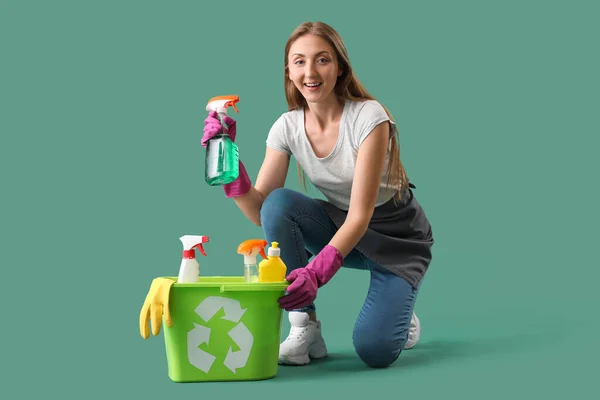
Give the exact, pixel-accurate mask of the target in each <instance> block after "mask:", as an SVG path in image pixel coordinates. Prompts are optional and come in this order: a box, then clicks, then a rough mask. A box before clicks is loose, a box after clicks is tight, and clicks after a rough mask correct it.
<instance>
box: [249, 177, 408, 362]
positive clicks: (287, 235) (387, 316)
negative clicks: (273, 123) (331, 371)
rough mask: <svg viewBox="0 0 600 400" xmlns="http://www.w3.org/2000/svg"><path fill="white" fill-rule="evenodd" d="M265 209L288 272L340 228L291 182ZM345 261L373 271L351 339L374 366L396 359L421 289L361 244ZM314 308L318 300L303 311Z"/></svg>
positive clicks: (264, 220) (264, 219)
mask: <svg viewBox="0 0 600 400" xmlns="http://www.w3.org/2000/svg"><path fill="white" fill-rule="evenodd" d="M260 213H261V216H260V218H261V224H262V227H263V230H264V234H265V239H266V240H267V241H268V242H269V243H270V242H272V241H277V242H279V247H280V248H281V249H285V250H282V252H281V258H282V259H283V261H284V262H285V264H286V265H287V267H288V273H289V272H290V271H292V270H294V269H296V268H301V267H304V266H306V265H307V264H308V254H307V252H306V250H308V251H310V252H311V253H312V254H315V255H316V254H318V253H319V251H320V250H321V249H322V248H323V247H325V246H326V245H327V244H328V243H329V241H330V240H331V238H332V237H333V235H334V234H335V233H336V231H337V227H336V226H335V224H334V223H333V221H332V220H331V218H330V217H329V215H328V214H327V213H326V212H325V210H324V209H323V207H322V206H321V205H320V204H319V203H318V202H316V201H315V200H314V199H312V198H310V197H308V196H305V195H303V194H302V193H299V192H296V191H293V190H290V189H286V188H279V189H276V190H274V191H273V192H271V193H270V194H269V196H267V198H266V199H265V201H264V203H263V205H262V209H261V212H260ZM343 267H344V268H353V269H362V270H368V271H370V273H371V282H370V285H369V292H368V294H367V298H366V300H365V303H364V305H363V307H362V309H361V311H360V313H359V315H358V318H357V320H356V323H355V325H354V332H353V335H352V339H353V342H354V348H355V350H356V353H357V354H358V356H359V357H360V359H361V360H362V361H363V362H364V363H365V364H367V365H368V366H370V367H373V368H382V367H387V366H389V365H390V364H392V363H393V362H394V361H396V359H397V358H398V356H399V355H400V352H401V351H402V349H403V347H404V345H405V343H406V341H407V340H408V332H409V328H410V321H411V317H412V313H413V309H414V305H415V300H416V297H417V292H418V290H415V289H413V287H412V286H411V285H410V284H409V283H408V282H407V281H406V280H404V279H402V278H401V277H399V276H397V275H395V274H393V273H392V272H390V271H388V270H386V269H385V268H383V267H382V266H380V265H378V264H377V263H375V262H373V261H372V260H370V259H368V258H367V257H365V256H364V255H363V254H362V253H360V252H359V251H358V250H356V249H354V250H352V251H351V252H350V253H349V254H348V255H347V256H346V257H345V258H344V265H343ZM351 292H352V291H351V290H349V291H348V293H351ZM314 310H315V306H314V304H313V305H310V306H309V307H306V308H304V309H302V310H300V311H314Z"/></svg>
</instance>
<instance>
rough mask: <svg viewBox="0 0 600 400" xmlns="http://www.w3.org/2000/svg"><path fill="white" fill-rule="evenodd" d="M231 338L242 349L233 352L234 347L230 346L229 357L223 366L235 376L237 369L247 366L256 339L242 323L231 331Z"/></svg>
mask: <svg viewBox="0 0 600 400" xmlns="http://www.w3.org/2000/svg"><path fill="white" fill-rule="evenodd" d="M229 336H231V338H232V339H233V341H234V342H235V343H236V344H237V345H238V347H239V348H240V349H239V350H238V351H232V347H231V346H229V351H228V352H227V357H225V361H224V363H223V364H225V366H226V367H227V368H229V369H230V370H231V372H233V373H234V374H235V370H236V369H237V368H242V367H245V366H246V363H247V362H248V357H249V356H250V350H252V345H253V344H254V337H253V336H252V333H250V331H249V330H248V328H246V325H244V323H243V322H240V323H239V324H237V325H236V326H234V327H233V329H232V330H230V331H229Z"/></svg>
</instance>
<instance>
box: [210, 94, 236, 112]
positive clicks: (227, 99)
mask: <svg viewBox="0 0 600 400" xmlns="http://www.w3.org/2000/svg"><path fill="white" fill-rule="evenodd" d="M238 101H240V97H239V96H238V95H235V94H229V95H226V96H216V97H213V98H212V99H210V100H209V101H208V105H207V106H206V111H211V110H214V111H216V109H217V108H225V109H226V108H227V107H233V109H234V110H235V112H236V113H239V111H238V109H237V107H236V103H237V102H238Z"/></svg>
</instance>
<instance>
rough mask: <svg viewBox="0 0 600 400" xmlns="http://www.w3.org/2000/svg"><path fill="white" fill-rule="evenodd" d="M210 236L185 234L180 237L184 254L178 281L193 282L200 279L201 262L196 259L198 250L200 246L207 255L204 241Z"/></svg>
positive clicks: (201, 250)
mask: <svg viewBox="0 0 600 400" xmlns="http://www.w3.org/2000/svg"><path fill="white" fill-rule="evenodd" d="M208 239H209V238H208V236H196V235H185V236H182V237H180V238H179V240H181V243H183V256H182V258H181V265H180V267H179V276H178V277H177V282H178V283H193V282H197V281H198V275H200V264H198V261H196V252H195V251H194V248H198V250H200V253H202V255H203V256H206V253H205V252H204V248H203V247H202V243H206V242H208Z"/></svg>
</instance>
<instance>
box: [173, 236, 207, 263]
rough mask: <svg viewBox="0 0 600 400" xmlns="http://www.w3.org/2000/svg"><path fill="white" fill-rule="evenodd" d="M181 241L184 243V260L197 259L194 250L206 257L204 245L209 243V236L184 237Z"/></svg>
mask: <svg viewBox="0 0 600 400" xmlns="http://www.w3.org/2000/svg"><path fill="white" fill-rule="evenodd" d="M179 240H181V243H183V258H196V253H195V252H194V248H197V249H198V250H200V253H202V255H203V256H206V252H205V251H204V248H203V247H202V243H207V242H208V240H209V237H208V236H197V235H184V236H182V237H180V238H179Z"/></svg>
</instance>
